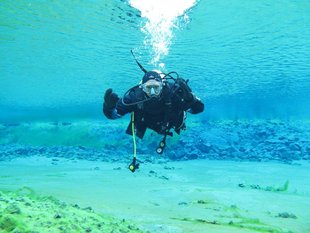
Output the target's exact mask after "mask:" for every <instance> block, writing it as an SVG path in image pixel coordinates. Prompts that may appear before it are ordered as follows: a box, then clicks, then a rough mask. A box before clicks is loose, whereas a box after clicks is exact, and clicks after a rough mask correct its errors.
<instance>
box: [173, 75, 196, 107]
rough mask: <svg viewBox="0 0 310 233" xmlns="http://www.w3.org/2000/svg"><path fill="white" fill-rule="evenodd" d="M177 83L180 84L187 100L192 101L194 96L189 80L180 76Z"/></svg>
mask: <svg viewBox="0 0 310 233" xmlns="http://www.w3.org/2000/svg"><path fill="white" fill-rule="evenodd" d="M177 83H178V84H179V86H180V90H181V91H182V96H183V99H184V100H185V101H186V102H192V101H193V99H194V96H193V94H192V90H191V89H190V87H189V86H188V85H187V82H186V81H185V80H184V79H182V78H178V79H177Z"/></svg>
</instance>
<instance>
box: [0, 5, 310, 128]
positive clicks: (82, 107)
mask: <svg viewBox="0 0 310 233" xmlns="http://www.w3.org/2000/svg"><path fill="white" fill-rule="evenodd" d="M309 10H310V3H309V1H306V0H305V1H303V0H300V1H293V0H283V1H267V0H266V1H247V2H244V1H240V0H234V1H220V2H218V1H202V0H201V1H198V2H197V3H195V4H193V6H191V7H190V8H189V9H187V10H185V12H184V13H183V14H182V15H181V16H178V17H176V18H175V19H174V25H176V26H174V27H171V36H170V37H169V43H168V44H167V45H166V49H168V52H167V54H165V55H163V54H162V55H161V56H160V58H159V59H158V61H156V62H152V60H153V59H154V54H155V53H156V52H158V51H155V49H154V47H153V45H154V43H155V42H156V41H155V42H154V41H153V42H152V41H150V35H149V34H148V33H145V32H143V31H142V30H141V29H142V28H143V27H144V25H145V23H146V22H147V21H148V19H147V18H145V17H141V12H140V10H138V9H136V8H134V7H132V6H130V4H129V3H128V2H127V1H90V2H83V1H65V2H61V1H53V2H42V1H19V2H12V1H1V6H0V17H1V18H0V22H1V24H0V35H1V36H0V40H1V42H0V56H1V59H0V86H1V93H0V107H1V112H2V113H1V115H0V117H1V121H5V122H7V121H14V120H17V121H19V120H33V119H39V120H40V119H50V120H61V119H64V118H74V119H75V118H90V119H100V118H102V116H101V104H102V96H103V92H104V90H105V89H107V88H108V87H112V88H114V89H115V91H117V93H119V95H122V93H124V92H125V91H126V90H127V89H128V88H129V87H130V86H132V85H134V84H136V83H137V82H138V81H139V80H140V78H141V76H142V72H141V71H140V70H139V68H138V67H137V65H136V64H135V62H134V60H133V58H132V56H131V54H130V50H131V49H133V50H134V52H135V53H136V55H137V57H138V59H139V60H140V62H141V63H142V64H143V65H144V66H146V68H147V69H153V68H160V66H159V64H160V63H163V64H164V68H163V70H164V71H166V72H167V71H172V70H175V71H178V72H179V73H180V74H181V75H182V76H183V77H186V78H188V79H190V83H191V86H192V87H193V89H194V91H195V93H197V95H198V96H199V97H201V99H202V100H203V101H204V102H205V103H206V111H205V113H204V116H206V117H208V118H210V119H219V118H224V119H236V118H247V119H252V118H280V119H292V118H295V119H301V118H309V116H310V112H309V108H308V106H309V104H310V102H309V100H310V98H309V93H310V92H309V90H310V79H309V74H310V65H309V64H310V58H309V54H310V46H309V43H308V41H310V14H309ZM185 15H186V17H184V16H185ZM153 30H154V29H153ZM158 33H159V32H158ZM164 36H167V35H164ZM164 40H165V38H164ZM166 40H167V38H166ZM152 43H153V44H152Z"/></svg>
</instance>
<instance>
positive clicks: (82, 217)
mask: <svg viewBox="0 0 310 233" xmlns="http://www.w3.org/2000/svg"><path fill="white" fill-rule="evenodd" d="M0 232H1V233H2V232H3V233H6V232H23V233H34V232H55V233H57V232H59V233H61V232H68V233H70V232H98V233H99V232H128V233H129V232H130V233H142V232H143V231H142V230H140V229H139V228H138V227H136V226H134V225H133V224H131V223H129V222H127V221H125V220H120V219H116V218H113V217H110V216H108V215H103V214H98V213H95V212H94V211H93V210H92V209H91V208H87V209H82V208H80V207H79V206H78V205H70V204H67V203H65V202H62V201H59V200H57V199H56V198H54V197H43V196H38V195H36V194H35V193H34V192H33V191H32V190H31V189H29V188H24V189H21V190H17V191H15V192H10V191H0Z"/></svg>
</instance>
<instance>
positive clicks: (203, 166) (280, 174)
mask: <svg viewBox="0 0 310 233" xmlns="http://www.w3.org/2000/svg"><path fill="white" fill-rule="evenodd" d="M129 162H130V161H129ZM127 165H128V164H124V163H108V162H98V161H84V160H66V159H59V158H54V159H53V158H45V157H30V158H19V159H15V160H12V161H2V162H0V191H5V190H17V189H20V188H22V187H29V188H30V189H32V190H34V192H35V193H36V194H38V195H43V196H44V195H46V196H53V197H55V198H57V199H59V200H61V201H64V202H66V203H69V204H78V205H79V206H81V207H88V206H90V207H91V208H92V209H93V210H94V211H95V212H96V213H103V214H107V215H109V216H112V217H114V218H118V219H126V220H127V221H128V222H129V223H132V224H135V225H136V226H138V227H139V229H142V230H143V231H149V232H151V233H157V232H158V233H159V232H161V233H162V232H167V233H179V232H184V233H191V232H197V233H198V232H199V233H201V232H202V233H203V232H212V233H218V232H221V233H225V232H227V233H228V232H229V233H231V232H234V233H239V232H240V233H241V232H276V233H278V232H279V233H280V232H294V233H307V232H310V172H309V171H310V164H309V163H306V162H298V163H296V164H294V165H287V164H281V163H271V162H268V163H260V162H234V161H208V160H194V161H184V162H168V163H161V164H152V163H144V164H141V165H140V169H139V170H138V171H137V172H136V173H131V172H130V171H129V170H128V169H127ZM0 208H1V205H0ZM68 211H70V210H68ZM90 227H91V226H90Z"/></svg>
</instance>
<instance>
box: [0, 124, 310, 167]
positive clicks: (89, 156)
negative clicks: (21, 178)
mask: <svg viewBox="0 0 310 233" xmlns="http://www.w3.org/2000/svg"><path fill="white" fill-rule="evenodd" d="M127 124H128V122H125V121H118V122H115V121H114V122H112V123H110V122H109V123H107V122H99V121H90V122H88V121H72V122H30V123H29V122H28V123H14V124H0V152H1V153H0V160H9V159H13V158H16V157H25V156H33V155H36V156H37V155H42V156H47V157H63V158H67V159H86V160H100V161H116V160H117V161H120V160H121V161H122V160H124V161H125V160H126V161H128V159H129V158H130V157H131V156H132V152H133V143H132V138H131V136H129V135H127V134H125V129H126V127H127ZM188 126H189V127H188V129H187V130H186V131H184V132H182V133H181V135H175V136H174V137H168V138H167V147H166V149H165V152H164V154H163V155H157V154H156V152H155V150H156V148H157V146H158V144H159V142H160V141H161V139H162V136H161V135H158V134H156V133H154V132H151V131H150V130H149V131H148V132H147V134H146V135H145V137H144V139H143V140H138V141H137V153H138V155H139V157H140V158H141V159H142V160H143V159H145V160H148V159H150V158H155V159H156V158H161V159H168V160H192V159H215V160H246V161H269V160H276V161H282V162H285V163H290V162H292V161H295V160H308V161H310V122H306V121H298V122H297V121H291V122H284V121H279V120H268V121H267V120H266V121H265V120H255V121H213V122H207V123H202V122H188ZM107 155H109V156H108V157H107Z"/></svg>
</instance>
